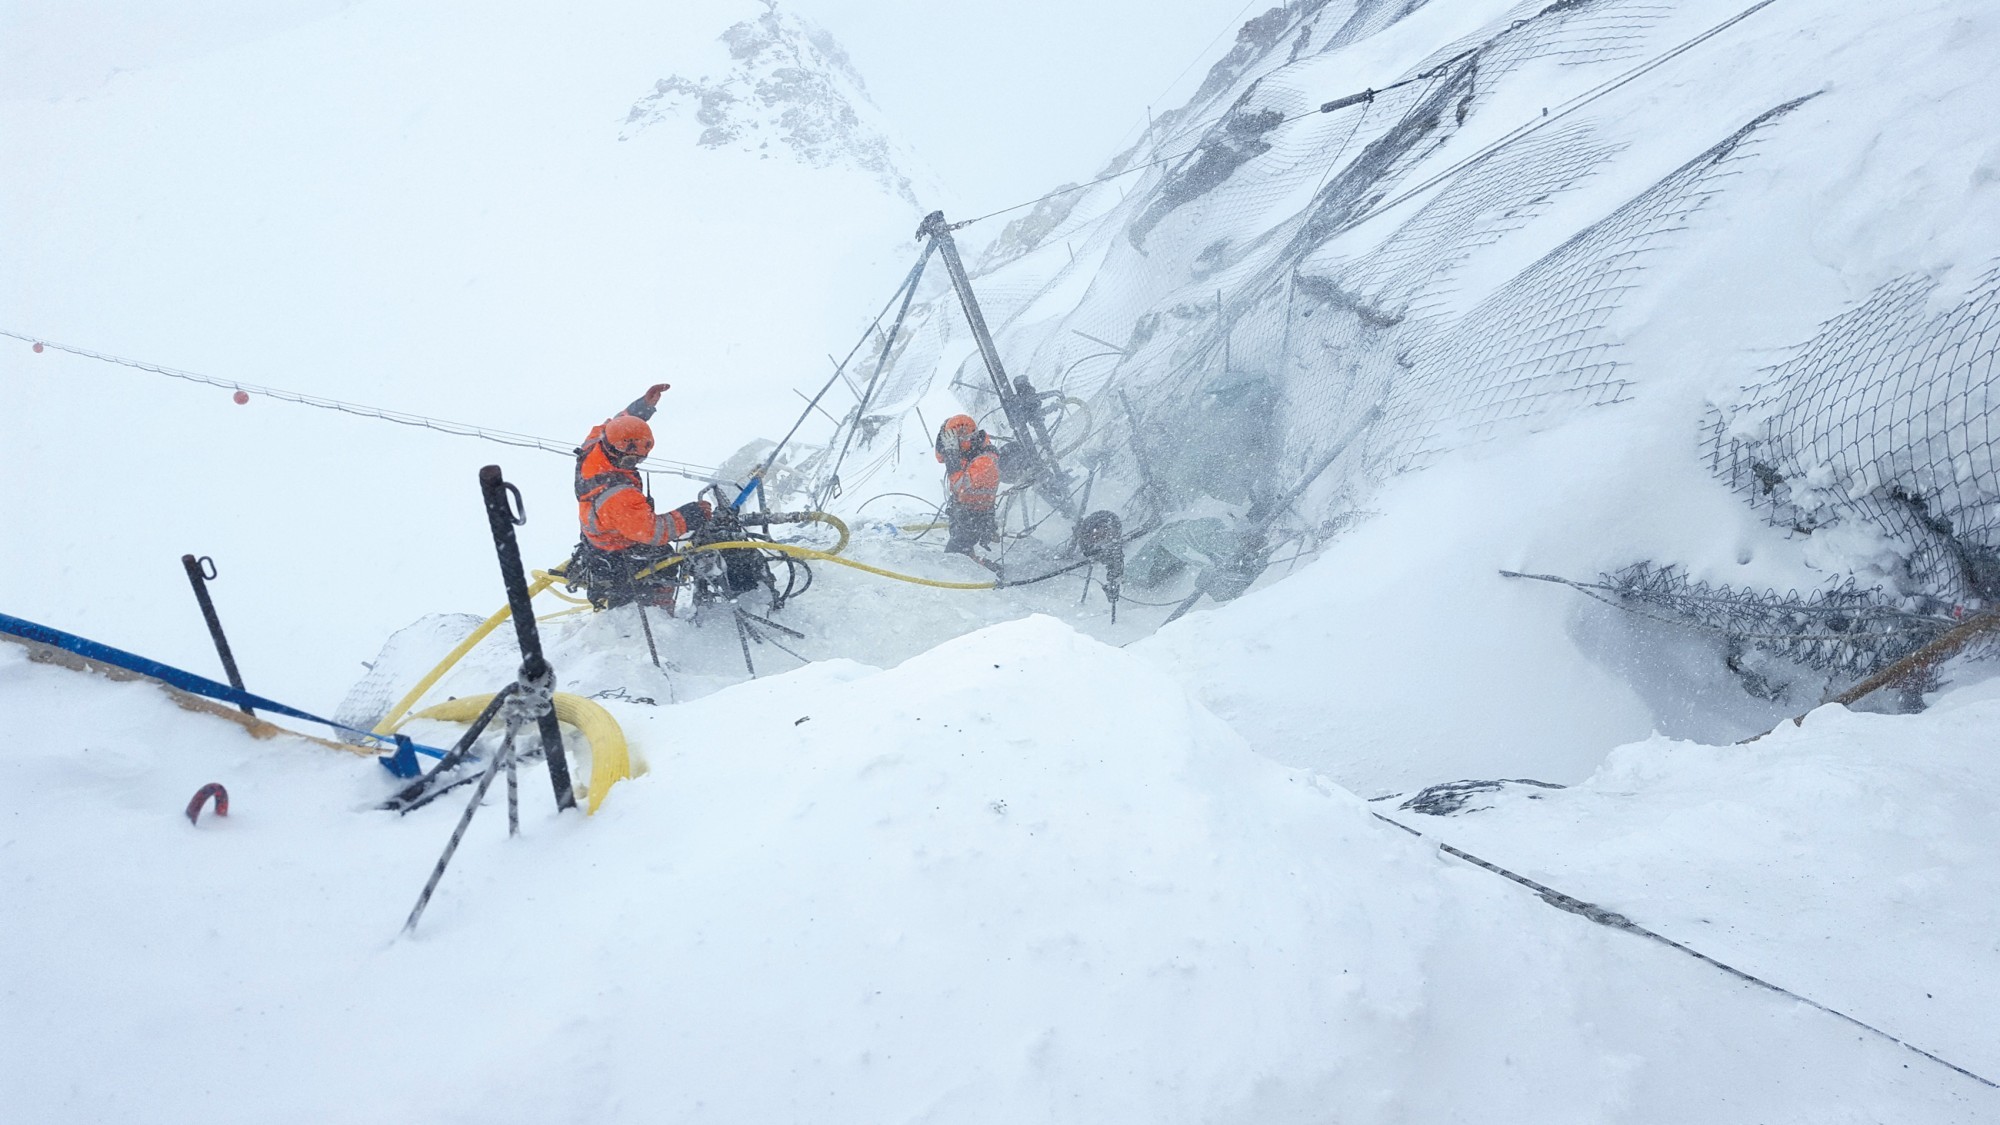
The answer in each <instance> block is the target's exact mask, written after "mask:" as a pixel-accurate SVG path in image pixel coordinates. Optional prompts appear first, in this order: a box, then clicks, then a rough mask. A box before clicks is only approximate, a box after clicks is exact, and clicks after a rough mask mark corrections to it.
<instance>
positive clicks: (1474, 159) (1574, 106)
mask: <svg viewBox="0 0 2000 1125" xmlns="http://www.w3.org/2000/svg"><path fill="white" fill-rule="evenodd" d="M1777 2H1778V0H1758V2H1757V3H1755V4H1752V5H1751V6H1750V7H1748V8H1745V9H1744V10H1743V11H1741V12H1738V13H1737V14H1736V15H1734V16H1731V17H1730V18H1729V19H1726V20H1724V21H1722V22H1721V23H1719V24H1716V25H1715V26H1714V27H1711V28H1709V29H1708V30H1707V31H1704V32H1702V33H1701V34H1700V35H1697V36H1695V37H1694V38H1692V39H1689V40H1688V41H1687V42H1685V43H1682V44H1680V45H1679V46H1676V47H1674V48H1672V49H1671V50H1669V51H1667V52H1665V53H1664V54H1661V55H1659V56H1657V57H1655V58H1653V59H1650V60H1648V61H1646V62H1644V63H1641V64H1639V65H1638V66H1636V67H1634V68H1632V69H1631V70H1628V71H1626V72H1625V73H1624V74H1621V75H1619V76H1617V77H1616V78H1613V79H1610V80H1608V81H1606V82H1605V83H1603V84H1602V85H1599V86H1596V87H1593V88H1592V89H1589V90H1586V91H1584V92H1583V93H1581V94H1578V95H1577V96H1576V97H1574V98H1571V99H1570V100H1569V101H1567V102H1565V103H1563V104H1562V105H1561V106H1558V107H1557V108H1555V109H1552V110H1549V111H1548V112H1547V113H1545V114H1543V115H1542V116H1539V117H1536V118H1533V119H1532V120H1529V121H1527V122H1524V123H1522V124H1520V125H1517V126H1515V127H1514V128H1513V129H1511V130H1509V131H1508V132H1506V133H1505V134H1503V135H1502V136H1501V137H1500V138H1499V139H1498V140H1495V141H1493V142H1492V143H1491V144H1488V145H1486V146H1485V147H1484V148H1481V149H1480V150H1479V151H1477V152H1475V153H1473V154H1471V155H1470V156H1468V157H1466V158H1465V159H1463V160H1460V161H1458V162H1457V163H1454V164H1452V165H1449V166H1448V167H1446V168H1444V169H1443V170H1442V171H1440V172H1438V173H1437V174H1436V175H1433V176H1430V177H1428V178H1427V179H1425V180H1424V181H1423V182H1421V183H1419V184H1417V185H1416V186H1415V187H1412V188H1410V189H1409V190H1407V191H1404V192H1401V193H1399V194H1397V195H1395V196H1393V197H1391V198H1389V199H1387V200H1384V201H1382V202H1380V203H1377V204H1376V205H1375V206H1373V207H1370V208H1369V209H1368V213H1367V215H1364V216H1361V217H1360V218H1358V219H1357V220H1356V221H1357V222H1359V221H1361V219H1365V218H1368V217H1372V216H1374V215H1379V214H1381V213H1382V212H1384V211H1387V210H1389V209H1390V208H1392V207H1395V206H1397V205H1399V204H1401V203H1404V202H1406V201H1408V200H1409V199H1411V198H1412V197H1414V196H1417V195H1419V194H1421V193H1423V192H1425V191H1428V190H1430V189H1431V188H1433V187H1436V186H1437V185H1438V184H1439V183H1442V182H1443V181H1444V180H1446V179H1449V178H1450V177H1452V176H1455V175H1457V174H1458V173H1460V172H1462V171H1464V170H1465V169H1467V168H1469V167H1471V166H1472V165H1474V164H1476V163H1478V162H1480V161H1482V160H1485V159H1486V158H1487V157H1489V156H1492V155H1493V154H1494V153H1495V152H1498V151H1499V150H1500V149H1502V148H1505V147H1506V146H1508V145H1510V144H1512V143H1514V142H1515V141H1517V140H1520V139H1521V138H1522V137H1525V136H1527V135H1528V134H1529V133H1532V132H1534V131H1535V130H1537V129H1540V128H1541V127H1543V126H1544V125H1548V124H1550V123H1551V122H1554V121H1556V120H1558V119H1560V118H1562V117H1565V116H1568V115H1569V114H1571V113H1574V112H1575V111H1577V110H1579V109H1581V108H1583V107H1584V106H1586V105H1588V104H1590V103H1591V102H1594V101H1596V100H1597V99H1598V98H1601V97H1603V96H1604V95H1606V94H1609V93H1610V92H1612V91H1613V90H1616V89H1618V88H1619V87H1621V86H1624V85H1626V84H1627V83H1629V82H1631V81H1633V80H1634V79H1636V78H1639V77H1640V76H1641V75H1644V74H1646V73H1648V72H1650V71H1652V70H1655V69H1657V68H1659V67H1661V66H1664V65H1666V64H1667V63H1669V62H1671V61H1673V60H1674V59H1676V58H1679V57H1680V56H1681V55H1684V54H1686V53H1687V52H1689V51H1691V50H1693V49H1694V48H1696V47H1698V46H1700V45H1701V44H1703V43H1705V42H1707V41H1708V40H1710V39H1712V38H1714V37H1715V36H1717V35H1720V34H1722V33H1723V32H1724V31H1727V30H1729V29H1730V28H1732V27H1734V26H1736V25H1737V24H1739V23H1741V22H1743V21H1744V20H1746V19H1749V18H1750V17H1751V16H1753V15H1755V14H1757V13H1758V12H1760V11H1762V10H1764V9H1765V8H1768V7H1770V6H1771V5H1772V4H1775V3H1777ZM1478 50H1479V49H1478V48H1472V49H1470V50H1466V51H1461V52H1460V53H1458V54H1457V55H1454V56H1453V57H1451V58H1449V59H1446V60H1445V61H1444V62H1442V63H1439V64H1438V65H1437V66H1434V67H1432V68H1430V69H1429V70H1426V71H1424V72H1423V73H1421V74H1413V75H1411V76H1410V77H1408V78H1404V79H1400V80H1398V81H1396V82H1392V83H1390V84H1389V85H1387V86H1383V87H1381V88H1380V89H1372V88H1371V89H1367V90H1363V91H1361V92H1360V93H1358V94H1349V95H1347V96H1346V97H1341V98H1335V99H1334V100H1332V101H1330V102H1326V103H1324V104H1323V105H1321V106H1320V107H1319V108H1318V109H1309V110H1306V111H1305V112H1303V113H1296V114H1293V115H1292V116H1290V117H1285V118H1281V119H1279V120H1278V122H1277V123H1276V124H1275V125H1273V126H1272V128H1274V129H1275V128H1279V127H1281V126H1284V125H1289V124H1291V123H1292V122H1294V121H1298V120H1300V119H1302V118H1306V117H1311V116H1312V115H1314V114H1316V113H1332V112H1334V111H1336V110H1340V109H1345V108H1347V107H1348V106H1351V105H1358V104H1367V103H1370V102H1373V101H1374V99H1375V96H1376V95H1378V94H1385V93H1387V92H1389V91H1390V90H1394V89H1397V88H1398V87H1402V86H1407V85H1409V84H1411V83H1412V82H1418V81H1422V80H1423V79H1426V78H1432V77H1435V76H1436V75H1438V74H1440V73H1442V72H1443V71H1444V70H1445V69H1446V68H1448V67H1450V66H1451V65H1452V64H1454V63H1456V62H1458V61H1459V60H1461V59H1464V58H1466V57H1467V56H1469V55H1473V54H1476V53H1477V52H1478ZM1343 147H1344V146H1343ZM1201 148H1202V146H1201V144H1200V143H1197V144H1196V145H1195V146H1194V147H1193V148H1190V149H1187V150H1186V151H1184V152H1178V153H1175V154H1174V155H1172V156H1163V157H1160V158H1159V159H1157V160H1149V161H1147V162H1146V163H1144V164H1137V165H1134V166H1132V167H1130V168H1126V169H1124V170H1122V171H1118V172H1113V173H1111V174H1110V175H1107V176H1099V177H1098V178H1096V179H1094V180H1090V181H1088V182H1086V183H1081V184H1071V185H1070V186H1068V187H1060V188H1057V189H1055V190H1054V191H1052V192H1049V193H1048V194H1046V195H1042V196H1038V197H1036V198H1034V199H1030V200H1028V201H1026V202H1024V203H1016V204H1014V205H1013V206H1011V207H1002V208H1000V209H999V210H998V211H989V212H987V213H986V214H984V215H980V216H978V217H976V218H971V219H964V220H961V221H959V222H956V223H953V224H952V225H951V229H952V230H958V229H959V228H961V227H968V226H971V225H972V224H974V223H982V222H985V221H986V220H987V219H991V218H995V217H997V216H1000V215H1005V214H1008V213H1010V212H1014V211H1019V210H1021V209H1022V208H1024V207H1033V206H1035V205H1036V204H1039V203H1044V202H1047V201H1048V200H1051V199H1054V198H1056V197H1057V196H1062V195H1068V194H1070V193H1071V192H1077V191H1084V190H1086V189H1089V188H1093V187H1096V186H1098V185H1099V184H1104V183H1109V182H1110V181H1112V180H1116V179H1121V178H1123V177H1125V176H1129V175H1132V174H1133V173H1135V172H1143V171H1145V170H1146V169H1148V168H1157V167H1158V166H1160V165H1162V164H1167V163H1171V162H1172V161H1175V160H1179V159H1182V158H1183V157H1187V156H1192V155H1193V154H1195V153H1197V152H1199V151H1201Z"/></svg>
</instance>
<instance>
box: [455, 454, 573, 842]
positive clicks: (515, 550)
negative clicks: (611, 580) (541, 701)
mask: <svg viewBox="0 0 2000 1125" xmlns="http://www.w3.org/2000/svg"><path fill="white" fill-rule="evenodd" d="M479 491H480V492H481V493H482V494H483V495H484V496H485V498H486V522H487V524H488V526H490V527H491V528H492V530H493V548H494V550H495V551H496V552H498V554H499V556H500V579H501V581H502V582H504V583H506V585H507V605H508V607H509V608H510V609H512V610H513V618H514V636H515V638H516V639H517V640H519V641H520V644H521V680H522V682H524V683H534V682H535V681H538V680H540V679H542V678H543V677H544V676H553V675H554V672H553V671H552V670H551V669H550V668H549V662H548V660H547V659H546V658H544V657H543V656H542V637H541V634H540V633H538V632H537V631H536V630H535V610H534V607H533V606H531V605H529V604H528V579H527V577H526V575H525V574H524V573H523V572H522V569H521V545H520V543H518V542H516V541H515V539H514V528H515V527H516V526H517V525H519V524H524V523H526V522H528V516H527V506H526V505H525V504H523V503H522V502H521V493H520V490H519V489H516V488H515V487H514V486H513V485H511V484H508V483H507V482H506V481H505V480H502V479H501V477H500V466H498V465H488V466H486V467H485V468H483V469H481V470H479ZM510 496H511V497H512V498H513V503H512V504H509V502H508V498H509V497H510ZM516 507H519V508H520V514H518V515H516V514H515V509H516ZM541 730H542V753H543V755H544V756H546V757H547V758H548V761H549V784H550V785H552V786H553V787H554V788H555V793H556V808H557V810H558V811H560V810H562V809H573V808H575V807H576V794H575V793H574V792H573V791H572V790H571V788H570V781H569V762H568V760H567V759H565V758H564V757H563V741H562V727H561V726H560V725H559V724H557V722H556V709H555V706H554V705H553V704H551V705H550V706H549V709H548V710H547V711H544V712H543V713H542V716H541Z"/></svg>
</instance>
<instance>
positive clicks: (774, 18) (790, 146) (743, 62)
mask: <svg viewBox="0 0 2000 1125" xmlns="http://www.w3.org/2000/svg"><path fill="white" fill-rule="evenodd" d="M758 3H759V5H760V6H761V7H762V8H763V11H762V12H761V13H759V14H757V15H755V16H753V17H752V18H750V19H746V20H742V21H740V22H738V23H735V24H732V25H731V26H730V27H729V28H728V29H726V30H725V31H723V33H722V34H721V35H720V36H719V37H718V39H719V41H720V42H721V43H722V44H723V46H724V47H725V48H727V50H728V53H729V60H730V67H729V69H728V71H727V72H725V73H724V74H722V75H721V76H720V77H710V76H708V75H705V74H704V75H702V76H701V77H700V78H688V77H686V76H684V75H679V74H675V75H669V76H668V77H666V78H662V79H660V80H659V81H658V82H655V83H654V84H653V91H652V92H651V93H649V94H647V95H646V96H644V97H642V98H640V99H639V100H638V101H636V102H634V103H633V105H632V109H631V112H630V113H629V114H627V116H626V119H625V129H624V132H623V133H622V134H621V135H620V136H621V139H625V140H629V139H631V138H632V137H634V136H636V135H637V134H638V133H639V132H641V131H642V130H645V129H647V128H650V127H652V126H653V125H656V124H658V123H660V122H661V121H664V120H667V119H669V118H680V117H684V116H687V115H690V114H691V115H692V116H693V117H694V120H695V122H696V123H697V124H699V125H700V126H701V133H700V135H699V136H698V137H697V138H696V140H695V143H696V144H699V145H701V146H702V147H703V148H713V149H724V148H733V149H738V150H740V151H743V152H751V153H756V154H758V155H760V156H763V157H767V158H768V157H770V156H772V155H774V154H776V153H777V152H779V151H785V150H789V151H790V152H791V153H792V155H793V156H794V157H796V158H797V159H798V160H800V161H802V162H804V163H806V164H808V165H811V166H812V167H815V168H830V167H836V166H845V167H850V168H855V169H858V170H860V171H863V172H867V173H869V174H871V175H873V176H874V177H875V178H876V180H877V181H879V182H880V183H881V185H882V186H883V187H884V188H886V189H887V190H889V191H891V192H893V193H894V194H896V195H899V196H901V197H903V198H904V199H906V200H908V201H909V202H910V203H911V204H912V205H913V206H914V205H917V204H918V199H917V192H916V188H915V186H914V185H913V184H912V182H911V177H910V174H909V171H908V169H910V168H911V167H912V166H913V165H914V163H915V162H914V159H913V157H912V156H911V154H910V152H909V151H908V149H907V147H906V146H904V145H903V144H902V143H901V142H900V141H899V140H897V139H895V138H894V137H893V135H892V134H891V131H890V130H889V129H888V127H887V123H886V122H885V121H884V120H883V117H882V112H881V110H880V109H878V108H877V107H876V106H875V103H874V102H873V101H872V100H871V99H870V98H869V96H868V87H867V84H866V83H865V82H863V81H862V78H861V75H860V73H859V72H858V71H856V70H855V69H854V64H853V63H852V62H851V61H850V60H849V59H848V57H847V52H846V50H845V49H843V48H842V47H841V46H840V43H839V42H838V41H837V40H835V39H834V38H833V36H832V35H830V34H828V33H827V31H826V30H825V29H823V28H820V27H818V26H816V25H814V24H812V23H810V22H808V21H806V20H805V19H802V18H800V17H799V16H797V15H795V14H793V13H791V12H789V11H785V10H783V9H781V8H780V7H779V6H778V4H777V0H758Z"/></svg>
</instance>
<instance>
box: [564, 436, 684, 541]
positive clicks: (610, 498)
mask: <svg viewBox="0 0 2000 1125" xmlns="http://www.w3.org/2000/svg"><path fill="white" fill-rule="evenodd" d="M577 454H578V455H577V459H576V514H577V521H578V522H579V523H581V524H582V525H583V537H584V538H585V539H587V540H589V541H590V545H591V546H593V547H597V548H599V549H600V550H605V551H623V550H625V549H626V548H628V547H658V546H662V545H664V544H665V543H666V542H667V541H668V540H671V539H678V538H680V537H681V536H683V535H686V534H687V530H688V529H687V521H686V520H683V519H682V518H681V517H680V514H679V513H677V512H655V511H653V502H652V501H651V500H648V499H647V498H646V493H645V490H644V489H643V488H641V487H640V483H639V474H638V472H637V471H636V470H633V469H621V468H619V467H618V466H617V465H615V464H613V463H612V461H611V456H610V451H609V450H608V449H606V448H605V445H604V427H603V426H598V427H596V428H595V429H593V430H591V431H590V436H589V437H588V438H585V439H584V442H583V448H582V449H579V450H578V451H577Z"/></svg>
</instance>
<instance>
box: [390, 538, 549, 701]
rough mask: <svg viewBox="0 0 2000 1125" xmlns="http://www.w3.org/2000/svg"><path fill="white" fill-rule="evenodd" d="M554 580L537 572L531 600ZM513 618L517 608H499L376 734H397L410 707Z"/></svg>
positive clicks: (448, 655)
mask: <svg viewBox="0 0 2000 1125" xmlns="http://www.w3.org/2000/svg"><path fill="white" fill-rule="evenodd" d="M554 581H555V578H554V577H552V576H550V575H549V574H547V573H545V572H543V571H539V570H538V571H536V572H535V580H534V581H533V582H531V583H529V584H528V597H529V599H530V600H532V599H533V598H534V596H535V595H536V594H539V593H541V592H542V591H543V590H546V589H548V588H549V585H550V584H551V583H553V582H554ZM513 615H514V608H513V607H512V606H504V605H503V606H501V607H500V611H499V612H498V613H495V614H494V615H493V616H491V617H489V618H487V619H486V620H484V621H482V622H480V623H479V628H477V629H474V630H473V631H472V634H471V635H470V636H468V637H466V638H465V639H464V640H462V641H460V642H458V647H457V648H455V649H452V650H451V651H450V652H449V653H446V654H445V658H444V659H443V660H440V661H438V665H437V667H435V668H433V669H431V670H430V673H429V674H428V675H426V676H425V677H424V678H423V679H421V680H418V681H417V686H416V687H413V688H411V689H410V690H409V692H408V694H406V695H404V696H403V698H401V699H399V700H397V701H396V705H395V706H394V707H391V708H389V713H388V714H387V715H384V716H382V721H381V722H379V723H376V724H375V733H376V734H392V733H394V732H395V730H396V727H397V726H398V725H400V724H399V723H398V722H397V720H398V719H401V718H402V717H403V715H404V714H405V713H406V712H408V711H409V709H410V708H412V707H414V706H416V704H417V700H419V699H422V698H423V697H424V693H425V692H427V691H429V690H431V688H432V686H434V685H435V684H436V683H437V682H438V681H439V680H441V679H443V678H444V674H445V673H446V672H449V671H451V669H452V665H454V664H457V663H458V662H459V661H460V660H463V659H465V654H466V653H468V652H471V651H472V649H473V646H475V645H477V644H478V643H479V642H480V641H483V640H485V639H486V635H487V634H488V633H491V632H492V631H493V630H495V629H498V628H499V627H500V623H501V622H502V621H505V620H507V619H508V618H509V617H512V616H513Z"/></svg>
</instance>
